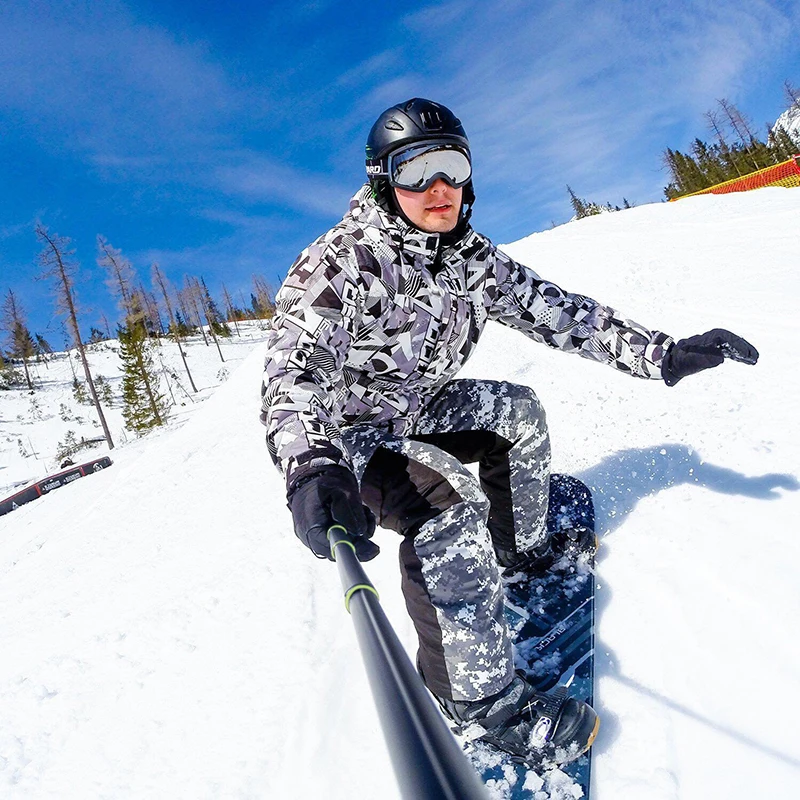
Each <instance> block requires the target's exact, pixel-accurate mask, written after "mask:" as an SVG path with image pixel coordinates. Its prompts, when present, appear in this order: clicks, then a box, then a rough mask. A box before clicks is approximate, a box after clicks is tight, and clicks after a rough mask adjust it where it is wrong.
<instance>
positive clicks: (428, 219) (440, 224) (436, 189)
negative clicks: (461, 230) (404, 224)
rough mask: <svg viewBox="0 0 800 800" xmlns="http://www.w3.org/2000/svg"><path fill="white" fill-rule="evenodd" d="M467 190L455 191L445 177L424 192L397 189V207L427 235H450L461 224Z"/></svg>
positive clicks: (461, 188)
mask: <svg viewBox="0 0 800 800" xmlns="http://www.w3.org/2000/svg"><path fill="white" fill-rule="evenodd" d="M463 192H464V187H463V186H462V187H460V188H458V189H454V188H453V187H452V186H450V185H449V184H447V183H445V182H444V181H443V180H442V179H441V178H438V179H437V180H435V181H434V182H433V183H432V184H431V185H430V186H429V187H428V188H427V189H426V190H425V191H424V192H411V191H409V190H408V189H401V188H399V187H397V186H396V187H395V188H394V194H395V197H396V198H397V204H398V205H399V206H400V209H401V210H402V212H403V213H404V214H405V215H406V217H408V219H409V220H410V221H411V222H412V223H413V224H414V225H415V226H416V227H417V228H419V229H420V230H421V231H425V232H426V233H448V232H449V231H452V230H453V228H455V226H456V225H457V224H458V215H459V213H460V212H461V195H462V194H463Z"/></svg>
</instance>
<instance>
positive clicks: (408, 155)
mask: <svg viewBox="0 0 800 800" xmlns="http://www.w3.org/2000/svg"><path fill="white" fill-rule="evenodd" d="M388 166H389V183H390V184H391V185H392V186H399V187H400V188H401V189H408V190H410V191H412V192H424V191H425V190H426V189H427V188H428V187H429V186H430V185H431V184H432V183H433V182H434V181H435V180H436V179H437V178H441V179H442V180H443V181H445V182H446V183H448V184H450V186H452V187H453V188H454V189H457V188H459V187H460V186H464V185H465V184H466V183H468V182H469V179H470V178H471V177H472V164H471V163H470V160H469V155H468V153H467V152H465V151H464V150H463V149H461V148H460V147H457V146H455V145H421V146H417V147H409V148H407V149H406V150H402V151H400V152H399V153H394V154H392V155H391V156H390V157H389V165H388Z"/></svg>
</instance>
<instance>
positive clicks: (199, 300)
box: [192, 278, 225, 364]
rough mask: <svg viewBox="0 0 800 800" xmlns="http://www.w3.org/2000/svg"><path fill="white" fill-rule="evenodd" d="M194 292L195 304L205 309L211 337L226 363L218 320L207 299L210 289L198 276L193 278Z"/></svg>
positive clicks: (221, 358)
mask: <svg viewBox="0 0 800 800" xmlns="http://www.w3.org/2000/svg"><path fill="white" fill-rule="evenodd" d="M192 294H193V295H194V300H195V304H196V305H198V306H199V307H200V308H201V309H202V310H203V316H204V317H205V319H206V323H207V324H208V332H209V333H210V334H211V338H212V339H213V340H214V344H215V345H216V346H217V352H218V353H219V360H220V361H221V362H222V363H223V364H224V363H225V358H224V357H223V355H222V348H221V347H220V346H219V339H218V338H217V332H216V331H215V330H214V323H215V322H216V321H217V320H215V319H213V317H212V316H211V309H210V308H209V302H208V300H207V294H208V289H207V288H205V283H203V284H202V285H201V283H200V281H199V280H198V279H197V278H192ZM198 313H199V312H198Z"/></svg>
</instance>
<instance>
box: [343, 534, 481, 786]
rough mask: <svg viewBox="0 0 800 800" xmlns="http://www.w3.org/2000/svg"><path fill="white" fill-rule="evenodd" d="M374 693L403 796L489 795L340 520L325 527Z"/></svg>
mask: <svg viewBox="0 0 800 800" xmlns="http://www.w3.org/2000/svg"><path fill="white" fill-rule="evenodd" d="M328 539H329V540H330V542H331V552H332V553H333V557H334V558H335V559H336V563H337V564H338V567H339V577H340V578H341V580H342V587H343V588H344V605H345V608H346V609H347V610H348V611H349V612H350V614H351V615H352V617H353V623H354V624H355V627H356V635H357V637H358V643H359V645H360V647H361V655H362V657H363V659H364V665H365V666H366V669H367V677H368V678H369V682H370V687H371V688H372V695H373V697H374V698H375V705H376V706H377V707H378V715H379V717H380V721H381V727H382V728H383V735H384V738H385V739H386V744H387V746H388V749H389V754H390V756H391V759H392V766H393V767H394V772H395V776H396V777H397V782H398V784H399V785H400V791H401V793H402V795H403V797H404V798H406V800H487V799H488V794H487V792H486V787H485V786H484V785H483V783H481V781H480V779H479V778H478V774H477V773H476V772H475V770H474V769H473V768H472V766H471V764H470V763H469V761H468V760H467V757H466V756H465V755H464V753H463V752H462V751H461V749H460V748H459V746H458V744H457V743H456V740H455V738H454V737H453V734H452V733H451V732H450V731H449V730H448V729H447V725H445V722H444V719H443V718H442V716H441V714H440V713H439V711H438V710H437V708H436V706H435V705H434V704H433V700H432V699H431V697H430V695H429V694H428V692H427V690H426V689H425V687H424V685H423V683H422V680H421V679H420V677H419V675H418V674H417V671H416V670H415V669H414V667H413V666H412V664H411V661H410V659H409V658H408V655H407V654H406V651H405V650H404V649H403V646H402V644H401V643H400V640H399V639H398V638H397V634H396V633H395V632H394V630H393V628H392V626H391V624H390V623H389V620H388V619H387V617H386V614H385V613H384V612H383V609H382V608H381V604H380V602H379V600H378V592H377V591H376V590H375V587H374V586H373V585H372V583H371V582H370V580H369V578H368V577H367V574H366V573H365V572H364V569H363V567H362V566H361V564H360V562H359V561H358V559H357V558H356V551H355V547H354V546H353V544H352V541H351V539H350V537H349V536H348V534H347V531H345V529H344V528H342V527H341V526H340V525H334V526H333V527H332V528H330V530H329V531H328Z"/></svg>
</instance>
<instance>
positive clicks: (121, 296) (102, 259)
mask: <svg viewBox="0 0 800 800" xmlns="http://www.w3.org/2000/svg"><path fill="white" fill-rule="evenodd" d="M97 263H98V265H99V266H101V267H102V268H103V269H104V270H105V271H106V273H107V274H108V278H107V280H106V285H107V286H108V288H109V289H110V290H111V293H112V294H113V295H114V296H115V297H116V298H117V301H118V303H119V307H120V309H122V313H123V314H124V315H125V318H126V320H128V319H130V317H131V316H133V293H134V291H135V289H134V282H135V281H136V272H135V271H134V269H133V265H132V264H131V262H130V261H128V259H127V258H125V256H123V255H122V251H121V250H117V249H116V248H115V247H112V246H111V244H110V242H108V241H107V240H106V239H105V238H104V237H102V236H99V235H98V237H97Z"/></svg>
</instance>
